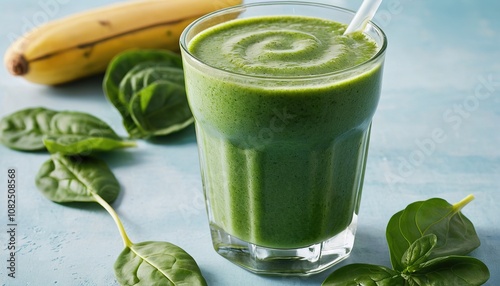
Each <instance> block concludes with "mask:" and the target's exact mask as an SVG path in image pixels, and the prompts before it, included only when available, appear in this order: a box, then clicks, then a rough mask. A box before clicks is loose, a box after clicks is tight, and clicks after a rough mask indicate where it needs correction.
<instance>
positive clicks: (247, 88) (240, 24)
mask: <svg viewBox="0 0 500 286" xmlns="http://www.w3.org/2000/svg"><path fill="white" fill-rule="evenodd" d="M276 5H277V4H276ZM289 5H295V6H300V5H306V6H307V5H312V6H314V7H315V8H317V9H328V8H326V7H325V6H324V5H319V4H305V3H299V4H290V3H289ZM254 7H258V5H254ZM328 7H331V6H328ZM295 8H297V7H295ZM247 9H251V7H248V8H247ZM270 9H272V8H270ZM244 11H245V12H248V10H244ZM244 15H245V13H243V17H242V16H240V17H241V18H240V19H234V20H229V21H227V20H223V21H221V22H222V23H217V25H215V24H214V21H213V20H212V21H211V22H210V23H209V24H208V25H205V26H204V27H203V29H198V30H199V31H197V32H196V33H193V34H192V35H190V34H187V35H186V33H187V32H186V31H185V35H184V36H185V37H188V38H189V40H188V42H187V39H186V38H183V39H182V40H183V41H186V42H185V43H184V44H185V45H184V46H183V59H184V69H185V76H186V89H187V95H188V100H189V104H190V107H191V110H192V112H193V115H194V117H195V122H196V131H197V141H198V145H199V151H200V163H201V171H202V180H203V186H204V192H205V196H206V201H207V210H208V215H209V221H210V227H211V230H212V239H213V244H214V247H215V249H216V250H217V252H219V253H220V254H222V255H223V256H225V257H226V258H228V259H229V260H231V261H233V262H235V263H237V264H239V265H241V266H243V267H245V268H247V269H249V270H251V271H254V272H258V273H280V274H310V273H315V272H318V271H321V270H322V269H324V268H326V267H328V266H330V265H332V264H333V263H335V262H336V261H339V260H341V259H343V258H345V257H346V256H347V255H348V253H349V251H350V249H351V248H352V243H353V240H354V232H355V228H356V219H357V213H358V208H359V200H360V196H361V189H362V183H363V175H364V169H365V161H366V155H367V149H368V141H369V133H370V126H371V120H372V117H373V115H374V113H375V109H376V106H377V103H378V100H379V95H380V84H381V77H382V65H383V50H384V49H385V46H384V45H385V42H384V41H382V42H377V41H376V40H374V39H372V38H371V37H370V36H369V35H368V34H365V33H355V34H353V35H349V36H343V35H342V33H343V31H344V30H345V28H346V24H345V23H339V22H337V21H333V20H329V19H323V18H318V17H313V16H311V15H283V14H280V15H261V16H258V17H256V16H249V17H245V16H244ZM226 19H227V17H226ZM194 25H196V22H195V23H194ZM188 29H189V28H188ZM382 35H383V34H382Z"/></svg>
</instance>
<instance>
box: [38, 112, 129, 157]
mask: <svg viewBox="0 0 500 286" xmlns="http://www.w3.org/2000/svg"><path fill="white" fill-rule="evenodd" d="M43 143H44V144H45V146H46V147H47V150H48V151H49V152H50V153H61V154H65V155H76V154H89V153H91V152H93V151H110V150H114V149H119V148H126V147H134V146H136V144H135V142H132V141H126V140H123V139H122V138H121V137H120V136H118V135H117V134H116V133H115V132H114V131H113V129H111V127H109V125H107V124H106V123H105V122H104V121H102V120H100V119H99V118H97V117H94V116H92V115H89V114H86V113H82V112H71V111H62V112H59V113H57V114H55V115H54V116H53V117H52V120H51V122H50V128H49V133H48V134H47V136H45V137H44V138H43Z"/></svg>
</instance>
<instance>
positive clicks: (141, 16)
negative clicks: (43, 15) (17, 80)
mask: <svg viewBox="0 0 500 286" xmlns="http://www.w3.org/2000/svg"><path fill="white" fill-rule="evenodd" d="M241 2H242V0H139V1H127V2H122V3H118V4H114V5H110V6H107V7H103V8H98V9H94V10H89V11H87V12H83V13H79V14H75V15H72V16H69V17H66V18H63V19H60V20H55V21H52V22H49V23H46V24H44V25H42V26H40V27H39V28H36V29H34V30H32V31H30V32H29V33H27V34H26V35H24V36H23V37H21V38H19V39H18V40H16V41H15V42H14V43H13V44H12V45H11V46H10V47H9V49H8V50H7V51H6V54H5V65H6V67H7V69H8V70H9V72H10V73H11V74H13V75H18V76H23V77H24V78H25V79H27V80H29V81H31V82H34V83H39V84H47V85H56V84H61V83H66V82H69V81H72V80H75V79H79V78H82V77H86V76H89V75H94V74H98V73H102V72H103V71H105V70H106V67H107V65H108V63H109V62H110V60H111V59H112V58H113V57H114V56H115V55H116V54H118V53H119V52H121V51H124V50H127V49H130V48H153V49H154V48H158V49H160V48H161V49H169V50H173V51H178V50H179V37H180V34H181V33H182V31H183V29H184V28H185V27H186V26H187V25H189V23H191V22H192V21H194V20H195V19H197V18H198V17H200V16H202V15H204V14H207V13H209V12H212V11H215V10H217V9H220V8H224V7H228V6H232V5H236V4H241Z"/></svg>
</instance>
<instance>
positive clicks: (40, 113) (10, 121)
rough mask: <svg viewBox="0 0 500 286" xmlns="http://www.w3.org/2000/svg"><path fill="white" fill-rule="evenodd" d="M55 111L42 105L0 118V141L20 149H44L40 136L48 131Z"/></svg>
mask: <svg viewBox="0 0 500 286" xmlns="http://www.w3.org/2000/svg"><path fill="white" fill-rule="evenodd" d="M56 113H57V112H56V111H53V110H49V109H46V108H43V107H37V108H28V109H23V110H19V111H17V112H14V113H12V114H10V115H7V116H6V117H4V118H2V120H0V141H1V142H2V144H4V145H5V146H7V147H9V148H12V149H15V150H20V151H39V150H45V145H44V144H43V140H42V138H43V137H44V136H45V135H46V134H48V133H49V130H50V122H51V120H52V117H53V116H54V115H55V114H56Z"/></svg>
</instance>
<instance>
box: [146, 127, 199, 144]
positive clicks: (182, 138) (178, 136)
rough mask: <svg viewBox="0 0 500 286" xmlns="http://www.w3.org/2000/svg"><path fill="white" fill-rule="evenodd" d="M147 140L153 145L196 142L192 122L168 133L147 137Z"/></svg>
mask: <svg viewBox="0 0 500 286" xmlns="http://www.w3.org/2000/svg"><path fill="white" fill-rule="evenodd" d="M147 141H148V142H149V143H151V144H155V145H184V144H192V143H196V132H195V128H194V124H191V125H189V126H188V127H186V128H184V129H182V130H180V131H177V132H175V133H172V134H169V135H164V136H157V137H152V138H149V139H147Z"/></svg>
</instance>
